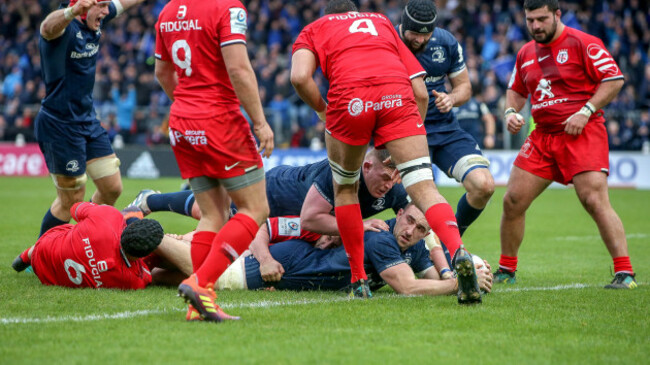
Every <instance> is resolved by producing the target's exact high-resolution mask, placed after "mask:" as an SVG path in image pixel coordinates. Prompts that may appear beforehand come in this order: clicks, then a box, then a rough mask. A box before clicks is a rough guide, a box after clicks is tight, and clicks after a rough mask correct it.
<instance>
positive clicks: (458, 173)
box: [451, 154, 490, 182]
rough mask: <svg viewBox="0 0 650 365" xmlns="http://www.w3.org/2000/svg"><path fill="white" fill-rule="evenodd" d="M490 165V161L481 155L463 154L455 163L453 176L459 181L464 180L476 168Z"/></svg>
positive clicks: (452, 171)
mask: <svg viewBox="0 0 650 365" xmlns="http://www.w3.org/2000/svg"><path fill="white" fill-rule="evenodd" d="M488 167H490V161H489V160H488V159H487V158H485V157H483V156H481V155H479V154H475V155H467V156H463V157H462V158H461V159H460V160H458V162H456V164H455V165H454V168H453V169H452V170H451V176H453V177H454V179H456V181H458V182H463V179H465V176H466V175H467V174H468V173H469V172H470V171H472V170H474V169H475V168H485V169H486V168H488Z"/></svg>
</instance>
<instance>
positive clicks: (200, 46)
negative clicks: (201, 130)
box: [155, 0, 247, 119]
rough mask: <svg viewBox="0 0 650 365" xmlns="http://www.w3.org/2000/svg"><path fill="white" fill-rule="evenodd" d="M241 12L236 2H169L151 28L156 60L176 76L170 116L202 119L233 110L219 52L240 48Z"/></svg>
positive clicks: (235, 104) (243, 12) (243, 16)
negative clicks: (170, 67) (171, 67)
mask: <svg viewBox="0 0 650 365" xmlns="http://www.w3.org/2000/svg"><path fill="white" fill-rule="evenodd" d="M246 22H247V13H246V8H244V6H243V5H242V3H241V2H239V1H238V0H220V1H203V0H172V1H170V2H169V3H168V4H167V5H165V7H164V8H163V10H162V11H161V12H160V15H159V17H158V22H157V23H156V55H155V56H156V58H158V59H160V60H162V61H168V62H172V63H173V64H174V68H175V69H176V74H177V75H178V86H176V89H175V90H174V103H173V104H172V106H171V110H170V113H171V114H172V115H174V116H178V117H184V118H190V119H203V118H210V117H214V116H216V115H218V114H220V113H221V112H223V111H224V110H233V109H238V108H239V104H240V103H239V100H238V99H237V95H236V94H235V90H234V89H233V87H232V84H231V83H230V77H229V76H228V72H227V71H226V65H225V63H224V60H223V55H222V53H221V47H224V46H228V45H231V44H234V43H242V44H246V29H247V23H246Z"/></svg>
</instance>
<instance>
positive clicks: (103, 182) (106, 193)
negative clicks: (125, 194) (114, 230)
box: [82, 154, 122, 205]
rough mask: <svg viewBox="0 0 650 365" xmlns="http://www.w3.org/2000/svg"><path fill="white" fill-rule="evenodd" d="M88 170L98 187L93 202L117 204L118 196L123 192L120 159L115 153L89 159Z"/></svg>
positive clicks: (89, 175)
mask: <svg viewBox="0 0 650 365" xmlns="http://www.w3.org/2000/svg"><path fill="white" fill-rule="evenodd" d="M86 172H87V174H88V177H89V178H90V179H92V180H93V182H94V183H95V186H96V187H97V190H96V191H95V193H94V194H93V197H92V202H93V203H95V204H108V205H115V202H116V201H117V198H119V197H120V194H122V177H121V176H120V170H119V160H118V159H117V157H116V156H115V154H111V155H108V156H105V157H100V158H93V159H92V160H88V162H86ZM82 199H83V198H82Z"/></svg>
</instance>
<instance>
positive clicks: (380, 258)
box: [364, 232, 406, 274]
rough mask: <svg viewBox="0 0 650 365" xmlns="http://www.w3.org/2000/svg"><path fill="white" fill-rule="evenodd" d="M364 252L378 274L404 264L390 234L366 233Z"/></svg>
mask: <svg viewBox="0 0 650 365" xmlns="http://www.w3.org/2000/svg"><path fill="white" fill-rule="evenodd" d="M364 250H365V255H366V257H367V258H368V260H370V263H371V264H372V266H373V267H374V268H375V270H377V272H378V273H380V274H381V272H382V271H384V270H386V269H388V268H391V267H393V266H395V265H399V264H401V263H405V262H406V261H404V259H403V258H402V255H401V254H400V250H399V247H398V246H397V244H396V242H395V237H394V236H393V234H392V233H391V232H367V233H366V235H365V248H364Z"/></svg>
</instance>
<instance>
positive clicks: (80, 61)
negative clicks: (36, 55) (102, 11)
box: [39, 2, 117, 123]
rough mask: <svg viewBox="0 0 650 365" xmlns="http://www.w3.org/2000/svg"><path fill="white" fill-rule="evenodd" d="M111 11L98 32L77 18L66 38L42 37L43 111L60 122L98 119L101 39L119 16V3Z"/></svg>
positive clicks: (110, 6)
mask: <svg viewBox="0 0 650 365" xmlns="http://www.w3.org/2000/svg"><path fill="white" fill-rule="evenodd" d="M108 8H109V13H108V15H107V16H106V17H105V18H104V19H102V23H101V26H100V29H99V30H97V31H92V30H90V28H88V27H87V26H86V24H84V23H82V22H80V21H79V20H78V19H74V20H72V22H70V24H69V25H68V26H67V27H66V29H65V32H64V33H63V35H62V36H60V37H58V38H56V39H52V40H49V41H48V40H45V39H44V38H43V37H39V38H40V39H39V49H40V54H41V69H42V71H41V72H42V76H43V81H44V82H45V90H46V94H45V98H44V99H43V100H42V101H41V105H42V107H41V111H42V112H44V113H46V114H47V115H49V116H50V117H52V118H54V119H56V120H57V121H60V122H63V123H80V122H90V121H93V120H95V119H96V116H95V108H93V96H92V94H93V88H94V86H95V66H96V63H97V54H98V53H99V38H100V37H101V34H102V32H101V29H102V27H103V26H104V24H106V23H107V22H108V21H110V20H112V19H113V18H115V17H116V16H117V10H116V8H115V4H113V3H112V2H111V3H110V4H109V5H108Z"/></svg>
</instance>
